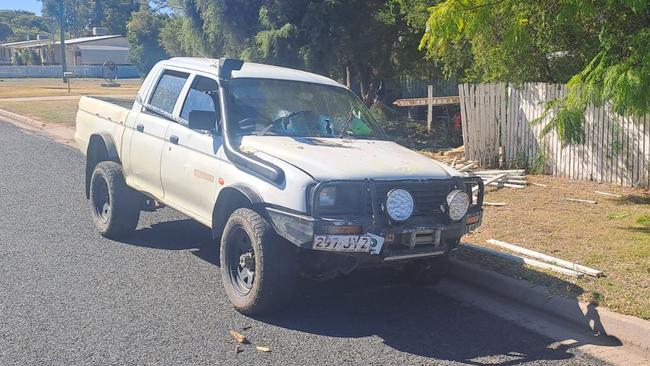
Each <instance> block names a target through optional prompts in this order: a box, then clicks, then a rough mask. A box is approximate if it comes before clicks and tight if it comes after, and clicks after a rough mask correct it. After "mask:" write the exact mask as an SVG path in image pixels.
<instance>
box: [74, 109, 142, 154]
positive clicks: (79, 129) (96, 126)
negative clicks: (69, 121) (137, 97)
mask: <svg viewBox="0 0 650 366" xmlns="http://www.w3.org/2000/svg"><path fill="white" fill-rule="evenodd" d="M130 111H131V109H130V108H126V105H125V104H124V103H123V102H121V103H120V104H117V103H116V102H115V101H111V100H110V99H105V100H102V99H99V98H93V97H81V99H79V110H78V111H77V120H76V128H75V134H74V138H75V142H76V143H77V146H78V147H79V150H81V152H83V153H86V150H87V149H88V142H89V140H90V136H91V135H92V134H95V133H104V134H108V135H110V136H111V137H112V138H113V141H114V142H115V143H116V144H117V145H118V146H119V143H120V142H121V140H122V134H123V133H124V124H125V123H126V120H127V118H128V116H129V112H130Z"/></svg>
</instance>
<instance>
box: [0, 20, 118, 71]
mask: <svg viewBox="0 0 650 366" xmlns="http://www.w3.org/2000/svg"><path fill="white" fill-rule="evenodd" d="M21 50H30V51H32V52H33V53H35V54H36V55H37V58H38V59H40V63H41V64H43V65H60V64H61V42H58V41H52V40H49V39H36V40H31V41H23V42H13V43H6V44H2V45H0V63H12V62H14V59H15V56H16V54H18V53H19V52H20V51H21ZM128 53H129V42H128V41H127V39H126V37H124V36H121V35H108V34H106V28H100V27H95V28H93V36H90V37H82V38H74V39H68V40H66V41H65V60H66V64H67V65H68V66H79V65H102V64H103V63H104V62H106V61H112V62H114V63H115V64H117V65H128V64H129V62H128V61H127V55H128Z"/></svg>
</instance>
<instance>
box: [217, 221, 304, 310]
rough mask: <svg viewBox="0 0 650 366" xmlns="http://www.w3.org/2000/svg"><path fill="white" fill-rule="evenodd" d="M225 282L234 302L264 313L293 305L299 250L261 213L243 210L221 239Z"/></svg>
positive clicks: (222, 270) (242, 306)
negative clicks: (287, 304)
mask: <svg viewBox="0 0 650 366" xmlns="http://www.w3.org/2000/svg"><path fill="white" fill-rule="evenodd" d="M220 261H221V279H222V282H223V286H224V289H225V291H226V295H227V296H228V299H229V300H230V303H231V304H232V305H233V306H234V307H235V308H236V309H237V311H239V312H240V313H243V314H248V315H253V314H260V313H264V312H268V311H272V310H276V309H278V308H280V307H281V306H282V305H284V304H286V303H287V302H289V300H290V299H291V296H292V295H293V289H294V287H295V284H296V277H297V270H296V261H297V249H296V247H294V246H293V245H292V244H290V243H288V242H286V241H285V240H283V239H282V238H280V237H279V236H278V235H277V234H276V233H275V231H274V230H273V228H272V227H271V225H270V224H269V223H268V222H267V221H266V220H265V219H264V218H263V217H262V216H260V215H259V214H258V213H257V212H255V211H253V210H250V209H247V208H240V209H237V210H235V212H233V213H232V215H230V218H229V219H228V222H227V223H226V226H225V228H224V230H223V235H222V236H221V249H220Z"/></svg>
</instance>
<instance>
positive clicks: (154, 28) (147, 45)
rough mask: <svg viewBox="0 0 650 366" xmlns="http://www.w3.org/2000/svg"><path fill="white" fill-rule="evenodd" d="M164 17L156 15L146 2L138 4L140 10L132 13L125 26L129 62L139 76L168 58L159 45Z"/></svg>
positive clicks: (143, 0) (144, 0)
mask: <svg viewBox="0 0 650 366" xmlns="http://www.w3.org/2000/svg"><path fill="white" fill-rule="evenodd" d="M165 19H166V16H164V15H156V14H155V13H154V12H153V10H152V9H151V7H150V6H149V4H148V2H147V1H146V0H142V2H141V3H140V9H139V10H138V11H137V12H135V13H133V16H132V17H131V21H129V23H128V24H127V39H128V40H129V44H130V46H131V47H130V50H129V56H128V59H129V62H131V63H132V64H134V65H136V66H137V67H138V70H139V71H140V73H141V74H143V75H145V74H146V73H148V72H149V70H151V68H152V67H153V66H154V65H155V64H156V62H158V61H160V60H162V59H165V58H167V57H168V55H167V53H166V52H165V50H164V49H163V47H162V46H161V45H160V43H159V38H160V31H161V28H162V25H163V21H164V20H165Z"/></svg>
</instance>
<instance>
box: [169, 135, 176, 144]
mask: <svg viewBox="0 0 650 366" xmlns="http://www.w3.org/2000/svg"><path fill="white" fill-rule="evenodd" d="M169 142H171V143H172V144H174V145H178V136H176V135H171V136H169Z"/></svg>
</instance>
